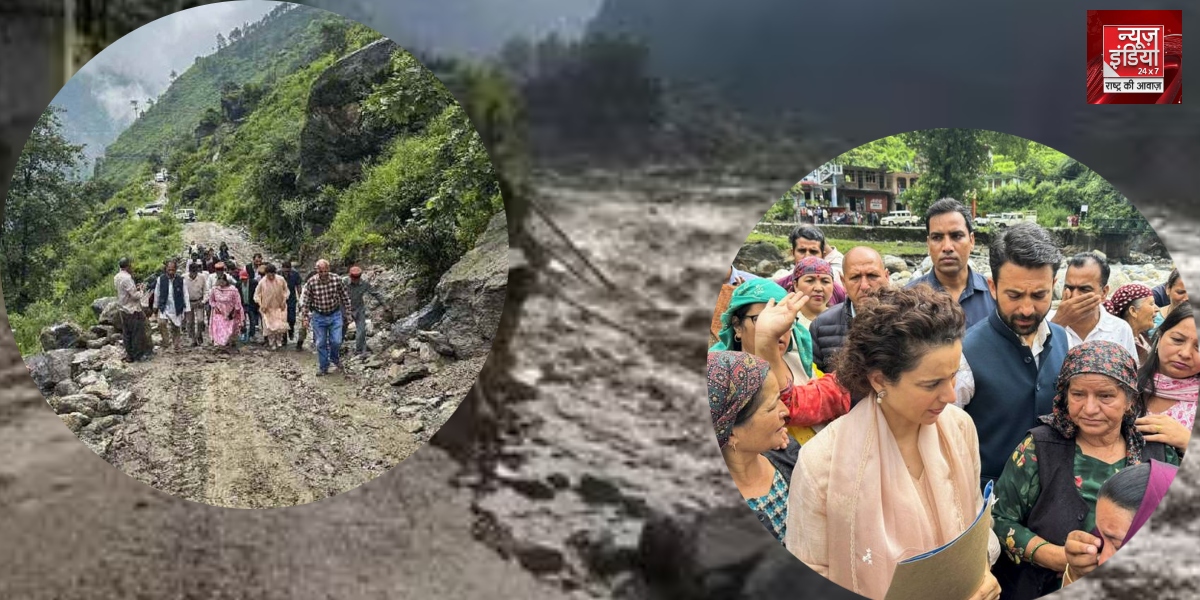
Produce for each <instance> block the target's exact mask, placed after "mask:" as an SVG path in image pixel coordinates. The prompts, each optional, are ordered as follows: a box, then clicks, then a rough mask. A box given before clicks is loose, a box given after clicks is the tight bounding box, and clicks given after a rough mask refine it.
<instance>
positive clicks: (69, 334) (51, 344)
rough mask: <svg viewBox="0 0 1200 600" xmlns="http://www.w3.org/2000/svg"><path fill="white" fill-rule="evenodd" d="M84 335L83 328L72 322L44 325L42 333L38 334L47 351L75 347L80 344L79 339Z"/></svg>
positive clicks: (43, 347)
mask: <svg viewBox="0 0 1200 600" xmlns="http://www.w3.org/2000/svg"><path fill="white" fill-rule="evenodd" d="M83 337H84V335H83V328H82V327H80V326H78V325H76V324H74V323H71V322H66V323H58V324H55V325H50V326H47V327H43V328H42V332H41V334H39V335H38V338H39V340H40V341H41V342H42V349H43V350H45V351H47V352H49V351H51V350H63V349H66V348H74V347H76V346H77V345H79V340H80V339H83Z"/></svg>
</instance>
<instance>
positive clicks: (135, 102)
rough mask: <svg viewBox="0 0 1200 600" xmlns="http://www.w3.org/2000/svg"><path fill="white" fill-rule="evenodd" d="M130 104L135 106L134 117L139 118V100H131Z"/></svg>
mask: <svg viewBox="0 0 1200 600" xmlns="http://www.w3.org/2000/svg"><path fill="white" fill-rule="evenodd" d="M129 103H130V104H132V105H133V116H134V118H137V117H138V115H139V113H138V101H137V100H130V101H129Z"/></svg>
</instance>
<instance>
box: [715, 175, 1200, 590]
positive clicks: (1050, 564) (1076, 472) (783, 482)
mask: <svg viewBox="0 0 1200 600" xmlns="http://www.w3.org/2000/svg"><path fill="white" fill-rule="evenodd" d="M924 223H925V228H926V232H927V245H928V251H929V256H930V258H931V259H932V263H933V269H932V271H931V272H930V273H928V274H927V275H924V276H922V277H919V278H917V279H914V280H913V281H911V282H909V283H908V284H907V285H906V286H904V287H900V286H894V285H893V284H892V283H891V281H890V279H889V276H888V271H887V269H886V268H885V267H884V261H883V259H882V257H881V256H880V255H879V253H878V252H876V251H875V250H873V249H871V248H869V247H865V246H862V247H854V248H850V249H848V250H846V252H845V253H844V255H843V254H842V253H840V252H838V251H837V250H836V249H834V248H832V247H830V246H829V245H828V244H827V243H826V240H825V238H824V236H823V235H822V233H821V231H820V229H819V228H817V227H815V226H812V225H801V226H799V227H797V228H796V229H795V230H794V231H793V232H792V234H791V235H790V238H789V241H790V243H791V247H792V257H793V259H794V268H793V269H792V270H791V272H790V273H786V274H779V276H778V277H777V278H776V279H770V278H759V277H756V276H755V275H753V274H751V273H746V272H743V271H739V270H737V269H734V268H732V267H730V268H729V270H728V282H727V283H725V285H723V287H722V293H721V296H720V298H719V300H718V307H717V311H716V312H715V313H714V320H713V331H712V332H711V333H712V335H711V339H712V345H711V347H710V349H709V355H708V387H709V392H708V395H709V408H710V413H711V416H712V422H713V427H714V430H715V433H716V437H717V441H718V443H719V445H720V448H721V451H722V455H723V456H724V458H725V462H726V465H727V466H728V468H729V472H730V475H731V476H732V478H733V481H734V483H735V485H736V486H737V488H738V490H739V491H740V492H741V493H742V496H743V498H744V499H745V500H746V503H747V504H748V505H749V506H750V508H751V509H753V510H754V511H755V512H756V513H757V515H758V517H759V520H760V521H761V522H762V523H763V525H764V526H765V527H766V528H767V529H768V530H769V531H770V532H771V533H772V534H774V536H775V537H776V538H777V539H778V540H779V541H780V543H781V544H783V545H784V546H785V547H786V548H787V549H788V550H789V551H790V552H792V553H793V554H794V555H796V556H797V557H798V558H799V559H800V560H801V561H803V562H804V563H805V564H807V565H808V566H810V567H811V568H812V569H814V570H815V571H817V572H818V573H820V574H822V575H824V576H825V577H827V578H829V579H830V580H832V581H833V582H835V583H838V584H839V585H841V586H843V587H845V588H847V589H850V590H852V591H854V592H856V593H858V594H861V595H864V596H866V597H868V598H876V599H881V598H884V597H885V596H886V595H887V592H888V589H889V587H890V585H891V582H892V578H893V574H894V572H895V569H896V567H897V565H898V564H899V563H900V562H901V561H903V560H905V559H909V558H911V557H914V556H917V555H920V554H922V553H924V552H927V551H930V550H934V549H937V548H939V547H941V546H943V545H945V544H948V543H950V542H952V541H953V540H955V539H956V538H958V536H959V535H960V534H962V533H963V532H964V531H966V530H967V528H968V527H970V526H971V524H972V523H973V522H974V521H975V517H976V515H978V514H980V512H981V511H989V512H990V516H991V524H992V527H991V531H990V532H989V536H990V539H989V543H988V548H987V550H986V552H985V551H983V550H982V549H981V550H979V553H980V555H979V556H978V560H979V561H987V563H986V569H984V573H985V576H984V578H983V580H982V581H981V582H980V583H979V585H978V588H977V590H976V591H975V593H974V595H973V596H972V597H971V598H972V600H993V599H995V598H1004V599H1006V600H1007V599H1017V600H1025V599H1030V598H1036V597H1039V596H1041V595H1044V594H1048V593H1051V592H1053V591H1055V590H1057V589H1059V588H1061V587H1062V586H1063V585H1067V584H1069V583H1071V582H1073V581H1075V580H1077V579H1078V578H1079V577H1081V576H1083V575H1086V574H1087V573H1089V572H1091V571H1092V570H1093V569H1095V568H1096V567H1097V566H1098V565H1100V564H1102V563H1104V562H1105V561H1106V560H1107V559H1108V558H1109V557H1111V556H1112V553H1113V551H1115V550H1117V549H1119V548H1120V547H1121V546H1122V545H1124V544H1125V543H1126V542H1127V541H1128V540H1129V538H1130V537H1131V536H1132V535H1133V534H1134V532H1135V531H1137V529H1138V528H1139V527H1140V526H1141V525H1142V524H1143V523H1145V521H1146V519H1147V518H1148V517H1149V515H1150V513H1152V512H1153V510H1154V508H1155V507H1156V506H1157V505H1158V502H1159V501H1160V500H1161V499H1162V496H1163V494H1164V493H1165V490H1166V487H1167V484H1168V483H1169V482H1170V480H1171V478H1172V477H1173V476H1174V473H1175V470H1176V468H1177V466H1178V465H1179V463H1180V460H1181V459H1182V457H1183V455H1184V453H1185V452H1186V450H1187V445H1188V442H1189V440H1190V438H1191V429H1192V425H1193V423H1194V421H1195V414H1196V402H1197V396H1198V395H1200V343H1198V340H1197V334H1196V325H1195V320H1194V318H1193V314H1192V308H1191V305H1190V304H1188V301H1187V300H1188V297H1187V291H1186V289H1185V288H1184V285H1183V281H1182V280H1181V279H1180V277H1179V274H1178V271H1172V273H1171V275H1170V277H1169V278H1168V279H1167V281H1165V282H1163V283H1162V284H1161V285H1160V286H1158V287H1157V288H1150V287H1148V286H1146V285H1141V284H1129V285H1124V286H1121V287H1120V288H1118V289H1116V290H1110V288H1109V285H1108V280H1109V271H1110V268H1109V265H1108V262H1107V260H1106V258H1105V257H1104V256H1102V255H1100V254H1096V253H1090V252H1085V253H1080V254H1076V255H1074V256H1070V257H1068V258H1066V259H1065V263H1066V270H1065V274H1064V280H1065V281H1064V282H1063V291H1062V294H1061V301H1060V302H1059V303H1058V304H1057V306H1056V307H1055V308H1054V310H1052V309H1051V308H1052V304H1053V302H1054V295H1055V293H1054V289H1055V283H1056V281H1055V280H1056V277H1057V273H1058V272H1059V268H1060V266H1061V265H1062V263H1063V262H1064V257H1063V255H1062V253H1061V250H1060V249H1059V248H1058V247H1057V246H1056V245H1055V242H1054V241H1053V238H1052V237H1051V236H1050V234H1049V232H1047V231H1046V230H1044V229H1042V228H1041V227H1039V226H1038V225H1036V224H1033V223H1022V224H1018V225H1014V226H1011V227H1009V228H1006V229H1004V230H1001V231H999V232H996V233H994V234H993V237H992V240H991V243H990V246H989V257H988V258H989V263H990V267H991V273H990V275H989V276H984V274H981V273H977V272H976V271H975V269H974V268H973V267H972V265H971V262H970V254H971V252H972V250H973V249H974V246H975V229H974V224H973V220H972V217H971V213H970V211H969V209H967V208H966V207H965V206H964V205H963V204H962V203H961V202H959V201H957V200H954V199H951V198H946V199H942V200H939V201H937V202H935V203H934V204H933V205H932V206H931V207H930V208H929V209H928V211H927V212H926V213H925V216H924ZM989 484H990V485H991V490H992V492H993V493H994V500H993V501H994V504H992V505H991V506H990V508H989V507H988V506H985V502H987V499H986V498H985V496H984V493H985V491H987V490H988V489H989V487H988V486H989ZM955 576H956V574H954V573H947V574H946V577H955ZM928 585H929V589H930V595H931V597H933V596H936V595H937V594H936V593H935V592H936V591H937V590H938V587H939V582H938V581H933V580H931V581H929V582H928ZM972 585H974V584H972Z"/></svg>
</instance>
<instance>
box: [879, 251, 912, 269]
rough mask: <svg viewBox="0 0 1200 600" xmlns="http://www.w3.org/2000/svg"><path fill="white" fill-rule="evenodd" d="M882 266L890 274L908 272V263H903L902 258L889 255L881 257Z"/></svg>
mask: <svg viewBox="0 0 1200 600" xmlns="http://www.w3.org/2000/svg"><path fill="white" fill-rule="evenodd" d="M883 266H884V267H886V268H887V270H888V271H889V272H891V273H902V272H904V271H907V270H908V263H906V262H904V259H903V258H900V257H899V256H892V255H891V254H885V255H883Z"/></svg>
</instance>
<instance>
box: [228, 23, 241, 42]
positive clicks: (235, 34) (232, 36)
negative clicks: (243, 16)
mask: <svg viewBox="0 0 1200 600" xmlns="http://www.w3.org/2000/svg"><path fill="white" fill-rule="evenodd" d="M240 39H242V29H241V28H240V27H234V28H233V31H230V32H229V42H230V43H233V42H236V41H238V40H240Z"/></svg>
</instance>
